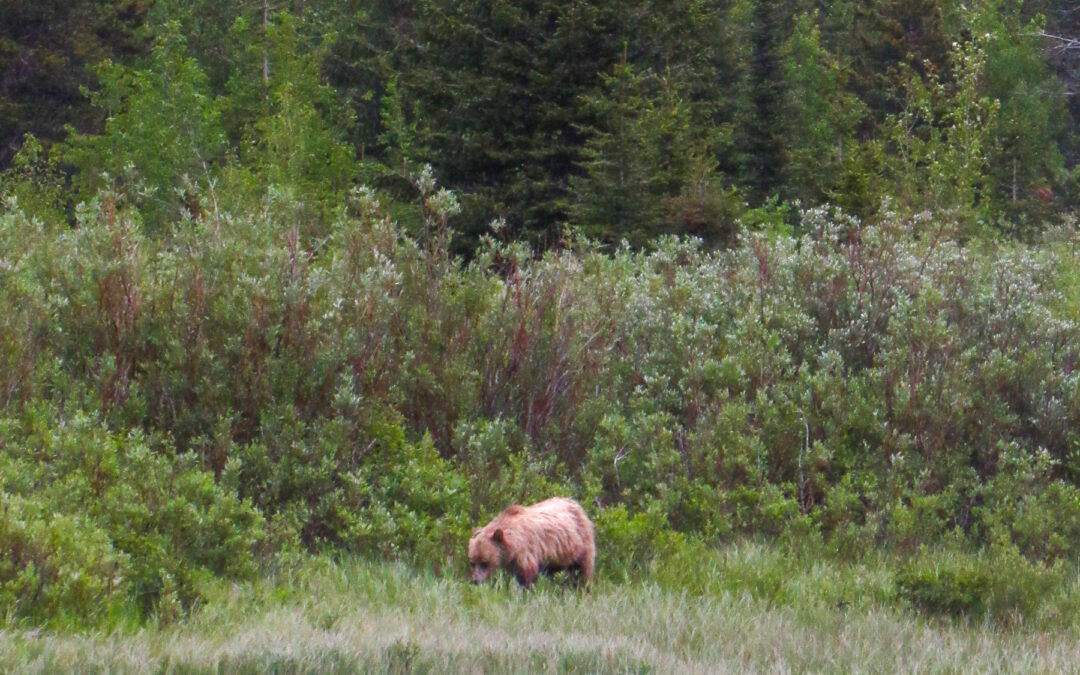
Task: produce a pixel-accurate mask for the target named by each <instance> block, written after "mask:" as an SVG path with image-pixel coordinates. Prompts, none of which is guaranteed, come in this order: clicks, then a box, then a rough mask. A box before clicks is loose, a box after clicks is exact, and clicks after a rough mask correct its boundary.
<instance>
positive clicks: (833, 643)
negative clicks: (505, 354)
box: [0, 545, 1080, 673]
mask: <svg viewBox="0 0 1080 675" xmlns="http://www.w3.org/2000/svg"><path fill="white" fill-rule="evenodd" d="M715 562H716V564H715V565H711V571H712V573H715V574H717V575H719V576H722V577H724V578H725V579H726V581H724V582H723V583H721V584H720V585H718V586H716V587H715V588H714V589H713V591H712V592H709V593H703V594H692V593H689V592H687V591H685V590H674V589H665V588H664V587H662V586H660V585H658V584H657V583H656V582H654V581H650V582H643V581H626V582H620V583H615V582H613V581H610V580H602V581H600V582H598V583H597V584H596V585H595V586H594V587H593V589H592V591H591V592H590V593H588V594H581V593H578V592H576V591H574V590H571V589H570V588H567V587H564V586H561V585H559V584H558V583H554V582H548V581H544V582H542V583H541V584H539V586H538V587H537V588H535V589H534V590H533V591H530V592H522V591H520V590H519V589H518V588H516V587H515V586H514V585H513V584H511V583H508V582H506V581H505V580H503V581H501V582H499V583H496V584H494V585H489V586H481V587H474V586H472V585H470V584H468V583H466V582H465V581H464V580H461V579H451V578H437V577H434V576H432V575H428V574H423V573H419V572H416V571H414V570H411V569H409V568H407V567H404V566H401V565H389V564H373V563H364V562H360V561H346V562H343V563H340V564H335V563H331V562H329V561H327V560H325V559H322V560H315V561H308V562H306V563H304V564H302V565H299V566H297V567H296V568H295V569H294V570H293V571H291V572H289V573H288V574H283V575H279V576H277V577H276V578H272V577H266V578H264V579H262V580H261V581H259V582H257V583H254V584H233V585H230V584H224V583H222V584H220V585H217V586H214V587H213V588H210V589H207V591H206V600H205V602H204V604H203V605H202V606H201V607H200V608H199V609H197V610H196V611H195V612H194V613H193V614H192V615H191V616H190V617H188V618H186V619H183V620H180V621H177V622H173V623H166V622H164V621H158V622H156V623H155V622H151V623H150V624H148V625H147V627H144V628H141V629H139V628H128V629H124V630H114V631H112V632H105V631H99V632H86V633H48V632H36V631H32V630H27V629H26V628H25V627H20V626H17V625H9V626H8V627H7V628H6V629H4V630H2V631H0V671H4V672H103V671H108V672H177V673H186V672H194V673H201V672H251V673H263V672H286V673H292V672H367V671H377V672H403V673H404V672H409V673H423V672H498V673H502V672H526V671H527V672H583V673H584V672H589V673H591V672H662V673H667V672H748V671H749V672H753V671H770V672H773V671H781V672H783V671H790V672H806V671H814V672H943V671H944V672H1002V671H1029V672H1030V671H1037V672H1055V671H1057V672H1065V671H1071V670H1073V669H1075V664H1076V663H1080V630H1078V629H1077V626H1076V625H1075V624H1072V623H1070V624H1069V625H1068V626H1063V627H1061V628H1059V629H1056V630H1052V631H1035V630H1032V629H1029V628H1024V627H1019V628H1010V629H1007V630H1006V629H1002V628H1000V627H999V626H998V625H997V624H995V623H993V622H988V621H980V620H970V621H959V622H952V621H944V620H936V619H930V618H927V617H925V616H922V615H919V614H917V613H915V612H913V611H911V610H908V609H904V608H903V607H902V606H901V605H899V604H898V603H897V602H896V601H895V600H892V601H890V600H889V597H890V585H891V583H892V581H891V576H890V574H889V573H888V572H887V569H886V568H885V567H884V566H881V565H875V564H862V565H857V566H846V565H840V564H832V563H828V564H826V563H818V564H811V565H805V564H804V565H802V566H801V567H799V566H793V565H791V564H788V563H787V562H785V560H784V558H783V556H782V555H781V554H779V553H778V552H777V551H776V550H775V549H771V548H767V547H758V546H754V545H744V546H741V547H732V548H731V549H729V550H728V551H725V552H724V553H723V555H722V557H720V558H718V560H717V561H715ZM658 576H660V577H662V576H663V575H658ZM755 579H757V581H756V582H755ZM1073 585H1074V586H1075V583H1074V584H1073ZM1070 592H1075V589H1073V590H1072V591H1070Z"/></svg>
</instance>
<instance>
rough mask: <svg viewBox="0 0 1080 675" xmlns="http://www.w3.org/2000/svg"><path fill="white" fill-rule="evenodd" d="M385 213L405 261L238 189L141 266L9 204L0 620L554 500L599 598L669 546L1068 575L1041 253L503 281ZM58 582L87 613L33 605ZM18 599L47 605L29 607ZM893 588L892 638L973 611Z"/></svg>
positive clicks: (1049, 279) (516, 271)
mask: <svg viewBox="0 0 1080 675" xmlns="http://www.w3.org/2000/svg"><path fill="white" fill-rule="evenodd" d="M415 183H416V186H417V189H418V190H419V195H420V203H419V204H418V205H417V207H416V208H415V209H413V211H412V212H413V213H414V215H415V218H416V219H415V221H414V222H411V223H410V228H412V229H414V230H415V231H417V232H419V235H418V236H417V237H415V238H414V237H412V236H408V235H406V234H405V233H404V232H403V231H402V229H401V228H400V227H399V225H398V224H397V223H396V222H394V221H393V220H392V219H391V218H390V217H389V216H388V215H387V209H386V207H385V206H384V205H382V204H380V203H379V200H378V199H377V198H376V196H375V195H374V193H372V192H370V191H366V190H358V191H356V192H355V193H354V194H353V197H352V199H351V201H350V203H349V205H348V206H347V208H345V209H344V210H343V211H342V212H341V213H340V214H339V216H338V217H337V218H336V219H335V220H333V221H332V222H324V221H321V220H318V219H307V218H310V216H311V214H310V213H308V212H305V211H303V210H301V209H298V207H297V205H296V204H294V203H293V202H292V200H291V198H290V197H289V196H288V195H287V194H284V193H278V192H275V191H271V192H269V193H268V195H267V196H266V198H265V200H264V201H263V202H262V203H261V205H260V206H259V207H258V208H252V209H250V210H242V211H240V212H237V213H234V214H230V213H226V212H222V211H212V212H211V213H208V214H206V216H205V217H201V218H199V219H193V218H191V217H186V218H181V217H178V218H177V219H176V220H175V221H174V222H173V224H172V227H171V228H170V229H169V230H168V232H167V233H159V232H149V233H148V232H147V231H146V230H145V229H144V228H142V227H140V224H139V221H138V215H137V211H136V210H135V209H134V208H133V207H132V206H131V203H130V202H129V201H128V200H127V197H125V196H124V195H123V194H117V193H113V192H109V191H104V192H100V193H98V195H97V196H96V197H95V199H94V200H92V201H91V202H89V203H87V204H85V205H83V206H82V207H81V208H80V210H79V212H78V214H77V221H76V223H75V225H74V226H69V225H67V224H64V223H63V222H62V221H58V220H49V219H41V220H39V219H36V218H35V217H34V216H33V215H32V214H28V213H26V212H24V211H23V210H21V209H20V208H19V206H18V204H17V203H16V202H14V201H9V202H8V203H7V205H6V206H5V209H4V212H3V215H2V216H0V247H2V249H0V250H2V251H3V258H2V260H0V262H2V264H0V285H2V287H3V289H4V292H3V293H2V294H0V358H2V359H3V368H2V369H0V385H2V387H3V389H2V391H0V394H2V396H3V401H2V409H0V412H2V417H3V420H4V422H3V424H4V425H5V426H4V433H3V434H0V437H2V438H3V440H2V441H0V452H2V455H0V457H2V459H3V461H4V463H5V471H4V472H3V476H4V479H3V485H0V488H2V489H3V490H4V493H5V495H8V496H6V497H5V499H7V500H9V501H10V502H11V503H12V504H13V505H15V506H11V507H10V509H11V511H10V512H11V513H13V514H14V513H18V514H22V515H20V516H19V519H18V520H14V519H11V520H9V521H5V525H4V527H5V529H4V536H5V537H6V538H8V539H10V540H11V541H18V542H26V543H25V544H19V546H20V549H19V550H25V551H29V552H30V553H27V554H26V555H22V554H19V557H15V556H13V555H12V556H9V558H7V559H5V560H6V562H5V565H6V567H5V568H4V569H5V570H7V571H5V572H4V575H5V576H4V581H3V583H5V584H7V585H6V586H5V588H6V589H9V590H7V591H5V592H9V593H14V594H15V595H18V596H20V597H21V596H24V595H26V594H27V593H31V596H32V597H35V598H37V599H34V600H25V601H23V602H21V604H16V605H15V606H16V608H17V610H16V611H17V613H19V614H22V615H27V616H33V615H38V614H41V613H48V612H51V611H53V609H49V608H51V607H59V606H66V605H65V603H67V604H72V603H74V604H78V603H80V602H84V601H85V599H86V598H88V597H91V596H92V597H97V595H95V594H98V595H99V594H100V592H101V588H103V587H104V588H106V589H111V590H110V592H112V593H115V592H116V588H113V586H118V587H123V588H125V589H127V590H128V592H129V594H130V596H131V597H133V598H136V599H138V600H139V601H141V602H143V604H144V606H145V607H147V608H149V607H152V606H154V604H155V603H159V602H160V601H161V599H162V598H164V597H166V596H169V597H175V600H176V602H177V603H178V604H179V606H183V605H184V604H187V603H190V602H192V601H193V600H194V599H196V598H197V596H198V591H197V587H198V579H199V575H200V574H204V573H205V574H228V575H239V576H243V575H244V574H248V573H250V572H251V570H252V569H253V568H252V565H253V563H255V562H256V561H257V560H258V559H259V558H260V556H269V555H273V554H275V553H276V552H279V551H287V550H296V549H297V548H298V547H299V548H308V549H322V548H333V549H338V550H346V551H351V552H356V553H359V554H364V555H376V556H391V557H402V558H406V559H410V560H413V561H414V562H417V563H420V564H425V565H432V566H435V567H437V568H441V567H443V566H444V565H445V564H447V562H448V561H449V560H452V559H453V560H455V561H456V562H455V563H454V564H455V565H460V564H461V559H460V553H461V550H462V547H463V546H464V543H465V539H466V538H467V534H468V531H469V527H470V525H472V524H474V523H477V522H482V521H484V520H486V519H487V518H490V517H491V516H492V515H494V513H496V512H497V511H498V510H500V509H501V508H503V507H504V506H506V505H507V504H508V503H510V502H514V501H517V502H528V501H530V500H535V499H538V498H541V497H544V496H548V495H551V494H554V493H565V494H570V495H573V496H576V497H578V498H579V499H581V500H582V501H583V502H584V503H585V504H586V506H587V508H588V509H589V510H590V511H591V512H593V513H594V515H595V516H596V518H597V522H598V523H599V525H600V531H601V537H602V538H603V540H604V541H606V542H607V543H606V544H605V546H606V548H608V549H610V550H611V551H610V553H608V556H609V558H608V560H609V561H610V564H611V565H612V569H611V571H610V572H611V574H613V575H614V576H616V577H618V576H620V575H621V574H623V572H621V571H620V570H623V571H633V570H639V571H640V570H649V569H654V568H655V563H654V561H655V560H657V557H656V556H658V555H661V553H660V552H661V551H662V550H663V549H666V548H672V549H678V547H679V546H681V544H677V543H672V542H675V541H676V539H678V538H680V537H682V538H687V537H688V538H689V539H692V540H694V541H700V542H705V543H716V542H720V541H726V540H728V539H730V538H731V537H735V536H744V535H752V536H762V535H764V536H774V537H779V536H784V537H802V538H803V539H804V540H806V541H813V540H815V539H816V540H817V541H821V542H824V544H825V545H826V546H827V547H828V548H829V549H831V550H832V551H834V552H835V553H837V554H839V555H841V556H844V557H855V558H857V557H859V556H860V555H862V554H863V553H865V551H867V550H869V549H870V548H872V547H875V546H884V547H886V548H888V549H892V550H895V551H897V552H900V553H905V554H908V553H912V552H915V551H918V550H921V549H922V547H924V546H932V545H934V544H936V543H938V542H940V541H943V540H944V539H946V538H954V537H956V536H960V537H961V538H963V539H965V540H966V541H967V542H968V545H969V546H971V547H972V548H973V549H979V548H980V547H985V546H989V545H990V544H991V543H995V542H1007V544H1008V546H1011V547H1014V548H1015V550H1016V551H1017V555H1022V556H1024V559H1025V560H1030V561H1034V562H1033V563H1032V564H1038V565H1043V566H1048V568H1049V567H1052V566H1053V565H1055V564H1056V561H1068V562H1071V561H1073V560H1074V559H1075V556H1076V555H1077V550H1076V545H1075V541H1076V538H1077V536H1076V533H1075V532H1074V530H1077V529H1078V528H1080V524H1078V523H1080V506H1078V504H1080V497H1078V495H1080V492H1078V489H1077V485H1076V483H1075V481H1076V478H1077V476H1078V465H1077V454H1076V444H1077V439H1076V435H1075V433H1074V432H1073V431H1071V430H1072V429H1074V428H1075V427H1076V426H1077V423H1078V422H1080V397H1078V395H1077V392H1078V391H1080V388H1078V387H1077V383H1076V378H1077V371H1076V364H1077V363H1078V361H1080V353H1078V349H1080V347H1078V345H1080V339H1078V338H1080V335H1078V332H1080V330H1078V328H1080V326H1078V323H1077V320H1076V316H1077V314H1076V308H1077V306H1078V302H1077V298H1078V297H1080V295H1078V293H1077V292H1076V290H1075V289H1077V288H1080V283H1078V281H1077V279H1076V278H1075V272H1074V270H1075V269H1076V254H1075V251H1074V249H1073V247H1072V245H1071V244H1069V243H1064V244H1053V245H1044V246H1040V247H1034V248H1028V247H1023V246H1019V245H1003V244H1002V245H992V244H977V245H968V246H964V245H961V244H958V243H955V242H952V241H948V240H946V239H944V238H940V237H937V236H934V235H933V231H934V230H933V226H934V224H933V223H932V222H923V221H919V220H916V221H913V222H906V221H904V219H903V218H901V217H900V216H898V215H896V216H889V217H887V218H886V219H885V221H884V224H882V225H878V226H868V225H864V224H861V223H859V222H858V221H856V220H854V219H852V218H849V217H847V216H845V215H844V214H842V213H839V212H831V211H827V210H811V211H808V212H806V213H805V214H804V215H803V219H802V223H801V226H800V227H799V229H798V234H797V236H784V235H779V234H769V235H765V234H762V235H747V236H746V237H745V238H744V239H743V241H741V242H740V244H739V245H738V246H737V247H735V248H733V249H730V250H725V251H707V250H704V249H703V248H702V247H701V246H700V245H699V244H698V243H696V242H695V241H693V240H681V239H664V240H659V241H658V242H657V243H656V247H655V249H653V250H651V251H647V252H635V251H632V250H630V249H628V248H620V249H617V250H614V251H605V250H602V249H600V248H598V247H597V246H596V245H595V244H593V243H591V242H589V241H585V240H580V239H576V238H574V237H572V236H571V237H568V239H567V242H566V246H565V247H564V248H561V249H559V250H553V251H549V252H547V253H545V254H543V255H541V256H535V255H533V254H532V252H531V251H530V250H528V249H527V248H525V247H523V246H521V245H519V244H512V243H502V242H500V241H499V240H498V239H497V236H498V234H499V229H498V227H496V228H495V230H493V233H492V236H490V237H488V238H487V239H485V242H484V244H483V246H482V247H481V248H480V249H479V250H478V251H477V252H476V254H475V256H474V257H473V258H472V259H470V260H468V261H464V260H461V259H458V258H456V257H454V256H452V255H451V254H450V253H449V250H450V249H449V247H450V241H451V236H452V232H450V230H449V229H448V227H447V216H448V214H449V213H452V212H453V210H454V209H455V208H456V202H455V200H454V198H453V195H451V194H450V193H447V192H446V191H442V190H438V189H437V188H436V186H435V184H434V181H433V180H432V179H431V176H430V174H429V173H422V174H420V175H418V176H417V177H416V180H415ZM299 214H306V215H303V218H305V219H306V220H303V221H301V215H299ZM496 225H497V224H496ZM924 231H925V232H926V233H927V236H919V235H920V234H921V233H922V232H924ZM49 512H51V513H57V514H60V515H61V516H63V518H62V519H60V520H56V521H55V522H53V521H50V520H49V519H48V518H45V516H43V515H40V514H44V513H49ZM11 518H14V516H12V517H11ZM673 537H674V539H673ZM82 539H85V540H86V541H87V542H90V543H89V544H87V545H86V546H85V547H80V554H79V555H76V556H72V557H69V556H66V555H62V556H60V557H62V558H64V561H63V562H62V563H58V562H55V560H56V557H57V556H55V555H53V553H49V551H66V550H68V549H70V548H72V547H75V546H76V544H75V543H74V542H77V541H80V540H82ZM694 545H696V544H694ZM995 545H997V544H996V543H995ZM687 546H691V544H687ZM91 552H93V554H92V555H91ZM35 556H36V557H35ZM35 560H36V561H39V562H35ZM50 560H51V561H53V562H40V561H50ZM102 561H105V562H102ZM49 564H52V565H54V567H51V568H49V567H48V565H49ZM601 564H602V565H603V564H604V563H601ZM42 565H45V567H42ZM55 565H61V567H55ZM63 565H69V566H74V567H78V568H80V569H85V577H86V580H85V581H83V582H80V583H82V584H84V585H85V588H83V587H80V586H70V587H65V586H63V584H60V582H57V581H53V582H49V581H48V580H49V579H53V580H56V579H60V578H61V577H63V573H62V572H61V571H58V570H62V569H63ZM102 565H105V567H108V566H109V565H112V566H113V567H117V569H120V568H123V569H124V570H125V572H124V573H123V574H120V575H119V576H120V577H121V578H122V581H120V582H116V581H110V579H111V577H110V576H108V573H106V572H104V571H103V570H105V567H102ZM31 566H32V569H33V570H35V572H34V573H36V574H38V579H39V583H38V585H39V586H42V587H43V588H44V585H45V584H46V583H49V584H58V585H55V586H51V587H50V588H49V589H48V590H47V592H46V591H42V592H41V593H38V591H30V590H29V589H31V588H34V586H33V584H29V582H28V581H27V579H29V578H30V577H29V576H27V575H29V574H31V573H30V572H28V571H27V570H30V569H31ZM46 568H48V569H49V570H51V571H47V572H46V571H43V570H46ZM920 578H921V577H918V576H917V575H916V576H913V577H911V579H912V581H911V583H910V584H908V586H907V588H909V594H910V595H911V596H912V597H913V598H916V600H913V603H914V604H916V605H919V606H928V607H929V606H931V605H933V606H934V607H937V606H938V605H940V606H942V607H944V608H945V609H944V611H946V612H954V611H956V609H955V608H957V607H960V608H961V610H960V611H963V612H967V613H970V612H974V611H982V605H980V604H979V602H981V601H980V600H978V597H976V598H975V600H972V602H971V603H969V602H967V600H965V598H966V597H967V596H968V595H972V594H973V593H974V591H973V592H972V593H968V592H967V591H966V590H964V589H965V588H967V586H964V584H960V586H959V587H960V588H961V591H962V592H960V596H961V597H960V600H955V599H950V598H946V599H945V600H942V601H940V602H939V601H938V600H936V599H931V600H920V599H919V598H923V597H924V596H926V593H924V592H923V591H922V590H920V589H922V588H923V586H921V585H920V584H922V582H921V581H919V579H920ZM935 578H936V577H935ZM905 583H906V582H905ZM934 583H937V582H936V581H935V582H934ZM950 583H951V582H950ZM965 583H966V582H965ZM28 584H29V585H28ZM102 584H104V586H102ZM954 586H955V584H954ZM973 588H975V590H976V591H977V590H978V588H981V586H979V584H975V586H974V587H973ZM10 589H22V590H10ZM35 594H36V595H35ZM977 595H978V594H977V593H974V595H973V597H975V596H977ZM13 597H14V596H13ZM980 597H981V596H980ZM73 598H74V599H73ZM79 598H82V600H78V599H79ZM50 603H52V604H50ZM988 606H989V605H988Z"/></svg>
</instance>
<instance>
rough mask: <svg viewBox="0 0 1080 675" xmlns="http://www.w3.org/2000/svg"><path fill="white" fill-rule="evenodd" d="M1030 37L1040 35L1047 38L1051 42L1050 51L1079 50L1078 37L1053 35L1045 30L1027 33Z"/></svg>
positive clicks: (1079, 42) (1079, 41)
mask: <svg viewBox="0 0 1080 675" xmlns="http://www.w3.org/2000/svg"><path fill="white" fill-rule="evenodd" d="M1027 35H1028V36H1030V37H1040V38H1043V39H1044V40H1049V41H1050V42H1051V43H1052V46H1051V47H1050V51H1054V52H1068V51H1073V50H1077V51H1080V38H1073V37H1066V36H1064V35H1054V34H1052V33H1047V32H1045V31H1038V32H1035V33H1027Z"/></svg>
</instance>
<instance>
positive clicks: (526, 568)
mask: <svg viewBox="0 0 1080 675" xmlns="http://www.w3.org/2000/svg"><path fill="white" fill-rule="evenodd" d="M539 574H540V568H539V566H538V565H537V564H536V563H535V562H528V563H526V564H524V565H518V568H517V570H515V571H514V578H515V579H517V582H518V583H519V584H521V587H522V588H528V587H529V586H532V585H533V582H534V581H536V577H537V575H539Z"/></svg>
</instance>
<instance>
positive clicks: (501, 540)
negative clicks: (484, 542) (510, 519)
mask: <svg viewBox="0 0 1080 675" xmlns="http://www.w3.org/2000/svg"><path fill="white" fill-rule="evenodd" d="M491 540H492V541H494V542H495V543H496V544H505V543H506V538H505V537H504V536H503V531H502V530H495V531H494V532H492V533H491Z"/></svg>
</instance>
